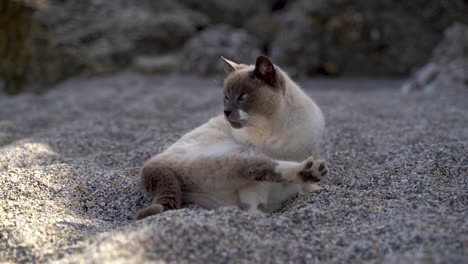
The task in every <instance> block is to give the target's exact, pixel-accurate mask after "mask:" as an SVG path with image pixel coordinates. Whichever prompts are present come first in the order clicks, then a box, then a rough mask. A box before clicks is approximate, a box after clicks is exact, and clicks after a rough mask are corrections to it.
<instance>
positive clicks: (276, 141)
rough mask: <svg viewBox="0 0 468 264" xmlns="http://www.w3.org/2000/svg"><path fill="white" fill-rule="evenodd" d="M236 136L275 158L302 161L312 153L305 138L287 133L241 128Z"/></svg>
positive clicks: (242, 141)
mask: <svg viewBox="0 0 468 264" xmlns="http://www.w3.org/2000/svg"><path fill="white" fill-rule="evenodd" d="M234 137H235V139H236V140H237V141H238V142H240V143H241V144H243V145H249V146H251V148H255V149H257V151H259V152H262V153H264V154H265V155H267V156H269V157H272V158H274V159H281V160H296V161H301V160H303V159H305V158H307V157H308V156H309V155H310V150H309V146H308V144H307V143H306V142H303V141H304V140H303V139H301V138H297V137H295V136H294V135H289V134H287V133H284V134H283V135H281V136H275V135H271V134H270V135H265V134H261V133H252V132H251V133H249V132H248V131H246V130H244V129H239V130H237V131H236V132H235V133H234Z"/></svg>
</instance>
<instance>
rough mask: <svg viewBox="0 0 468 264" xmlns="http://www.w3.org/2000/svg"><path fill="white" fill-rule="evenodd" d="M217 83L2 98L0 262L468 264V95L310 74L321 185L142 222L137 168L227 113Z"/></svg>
mask: <svg viewBox="0 0 468 264" xmlns="http://www.w3.org/2000/svg"><path fill="white" fill-rule="evenodd" d="M220 83H221V80H213V79H207V80H203V79H197V78H195V77H194V78H192V77H183V78H182V77H178V76H172V77H155V76H142V75H137V74H132V73H119V74H116V75H111V76H106V77H96V78H85V77H79V78H76V79H73V80H69V81H66V82H64V83H62V84H59V85H58V86H57V87H56V88H55V89H53V90H50V91H49V92H48V93H45V94H42V95H32V94H23V95H20V96H17V97H6V96H5V95H0V186H1V187H0V188H1V192H0V249H1V250H0V261H10V260H12V261H15V262H50V261H59V262H64V263H68V262H96V263H105V262H112V263H115V262H116V261H121V262H128V263H136V262H142V261H146V262H152V261H153V262H157V261H169V262H170V261H177V262H205V261H210V262H227V261H231V262H236V263H238V262H239V263H240V262H256V263H259V262H287V261H289V262H301V263H303V262H308V263H309V262H310V263H314V262H326V263H338V262H341V263H343V262H346V263H349V262H388V263H402V262H406V263H418V262H434V263H441V262H452V263H461V262H466V260H467V256H468V221H467V219H468V218H467V212H468V201H467V200H468V199H467V198H468V195H467V194H468V185H467V181H468V103H467V102H468V89H455V88H452V87H446V89H441V90H439V91H436V92H435V93H433V94H431V95H427V94H422V93H418V92H414V93H410V94H407V95H404V94H402V93H400V92H399V87H400V85H401V83H402V80H372V79H354V80H352V79H346V80H306V81H303V82H302V83H303V88H304V89H305V90H306V91H307V93H308V94H310V95H311V96H313V98H315V100H316V101H317V103H318V104H319V105H320V107H321V108H322V110H323V112H324V114H325V118H326V123H327V133H326V136H325V138H324V140H323V144H322V155H323V158H325V159H326V160H327V161H328V162H329V167H330V175H329V176H328V177H327V178H324V179H323V180H322V182H321V186H322V188H323V190H322V191H320V192H317V193H312V194H306V195H301V196H299V197H296V198H294V199H291V200H290V201H288V202H287V203H286V204H285V205H284V207H283V208H282V209H281V210H280V211H278V212H276V213H274V214H272V215H265V216H251V215H248V214H246V213H244V212H242V211H240V210H239V209H237V208H233V207H232V208H231V207H227V208H220V209H217V210H206V209H203V208H200V207H198V206H196V205H187V206H185V207H184V208H183V209H180V210H174V211H168V212H164V213H163V214H160V215H157V216H154V217H150V218H147V219H144V220H142V221H138V222H135V221H134V220H133V216H134V213H135V212H136V211H137V210H138V209H140V208H142V207H143V206H145V205H147V204H148V203H149V202H150V197H148V196H147V195H146V194H144V193H143V192H142V190H140V187H139V175H138V172H139V169H140V168H141V165H142V163H143V162H144V161H145V160H146V159H148V158H149V157H151V156H152V155H153V154H156V153H158V152H160V151H162V150H163V149H164V148H166V147H167V146H169V145H170V144H171V143H172V142H174V141H175V140H177V139H178V138H179V137H180V136H181V135H183V134H184V133H185V132H187V131H189V130H190V129H192V128H194V127H196V126H197V125H200V124H202V123H203V122H205V121H206V120H207V119H208V118H210V117H211V116H214V115H216V114H218V113H221V110H222V103H221V102H222V101H221V100H222V99H221V98H222V89H221V86H220Z"/></svg>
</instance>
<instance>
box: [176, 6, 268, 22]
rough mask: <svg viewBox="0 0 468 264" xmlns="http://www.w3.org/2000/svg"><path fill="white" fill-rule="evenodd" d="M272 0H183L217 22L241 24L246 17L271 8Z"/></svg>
mask: <svg viewBox="0 0 468 264" xmlns="http://www.w3.org/2000/svg"><path fill="white" fill-rule="evenodd" d="M269 2H270V1H256V0H244V1H241V2H240V1H224V0H205V1H199V0H181V3H183V4H184V5H186V6H187V7H189V8H191V9H193V10H196V11H199V12H201V13H203V14H205V15H206V16H208V17H209V18H210V19H211V20H212V21H213V22H215V23H225V24H229V25H233V26H237V27H239V26H241V25H242V24H243V23H244V22H245V20H246V19H248V18H249V17H250V16H252V15H254V14H257V13H259V12H266V11H268V9H269V4H270V3H269Z"/></svg>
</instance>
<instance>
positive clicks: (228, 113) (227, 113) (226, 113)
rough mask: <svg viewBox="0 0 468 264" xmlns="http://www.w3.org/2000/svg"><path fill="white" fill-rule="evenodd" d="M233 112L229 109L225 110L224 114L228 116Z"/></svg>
mask: <svg viewBox="0 0 468 264" xmlns="http://www.w3.org/2000/svg"><path fill="white" fill-rule="evenodd" d="M231 113H232V111H229V110H224V115H226V117H229V115H230V114H231Z"/></svg>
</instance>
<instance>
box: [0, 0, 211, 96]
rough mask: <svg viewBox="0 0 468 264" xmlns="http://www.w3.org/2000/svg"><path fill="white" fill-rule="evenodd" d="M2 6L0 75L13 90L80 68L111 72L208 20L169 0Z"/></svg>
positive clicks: (174, 45)
mask: <svg viewBox="0 0 468 264" xmlns="http://www.w3.org/2000/svg"><path fill="white" fill-rule="evenodd" d="M0 9H1V13H2V15H1V16H0V25H3V26H1V27H0V55H2V57H3V58H5V59H4V60H2V62H1V63H0V78H2V79H4V80H5V82H6V84H5V86H6V90H7V91H8V92H10V93H16V92H19V91H21V90H22V89H24V87H26V86H28V87H30V88H29V89H32V90H39V89H40V88H41V87H43V86H45V85H49V84H51V83H55V82H57V81H59V80H62V79H65V78H67V77H69V76H71V75H74V74H78V73H81V72H88V73H107V72H113V71H116V70H119V69H122V68H124V67H126V66H128V65H130V64H131V62H132V60H133V57H134V56H136V55H140V54H145V55H146V54H151V55H159V54H165V53H167V52H172V51H174V50H176V49H179V48H180V47H181V46H182V45H183V44H184V43H185V42H186V40H187V39H189V38H190V37H191V36H192V35H194V34H195V33H196V32H198V31H199V30H201V29H203V28H204V27H206V25H207V23H208V19H207V17H206V16H204V15H202V14H200V13H198V12H194V11H191V10H188V9H186V8H185V7H183V6H182V5H180V4H179V3H178V2H176V1H168V0H166V1H158V2H157V3H155V2H154V1H149V0H147V1H145V0H140V1H135V2H132V3H131V4H129V3H128V2H127V1H123V0H115V1H100V0H83V1H71V0H69V1H59V0H51V1H27V2H26V1H18V0H5V1H2V2H1V3H0Z"/></svg>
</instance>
